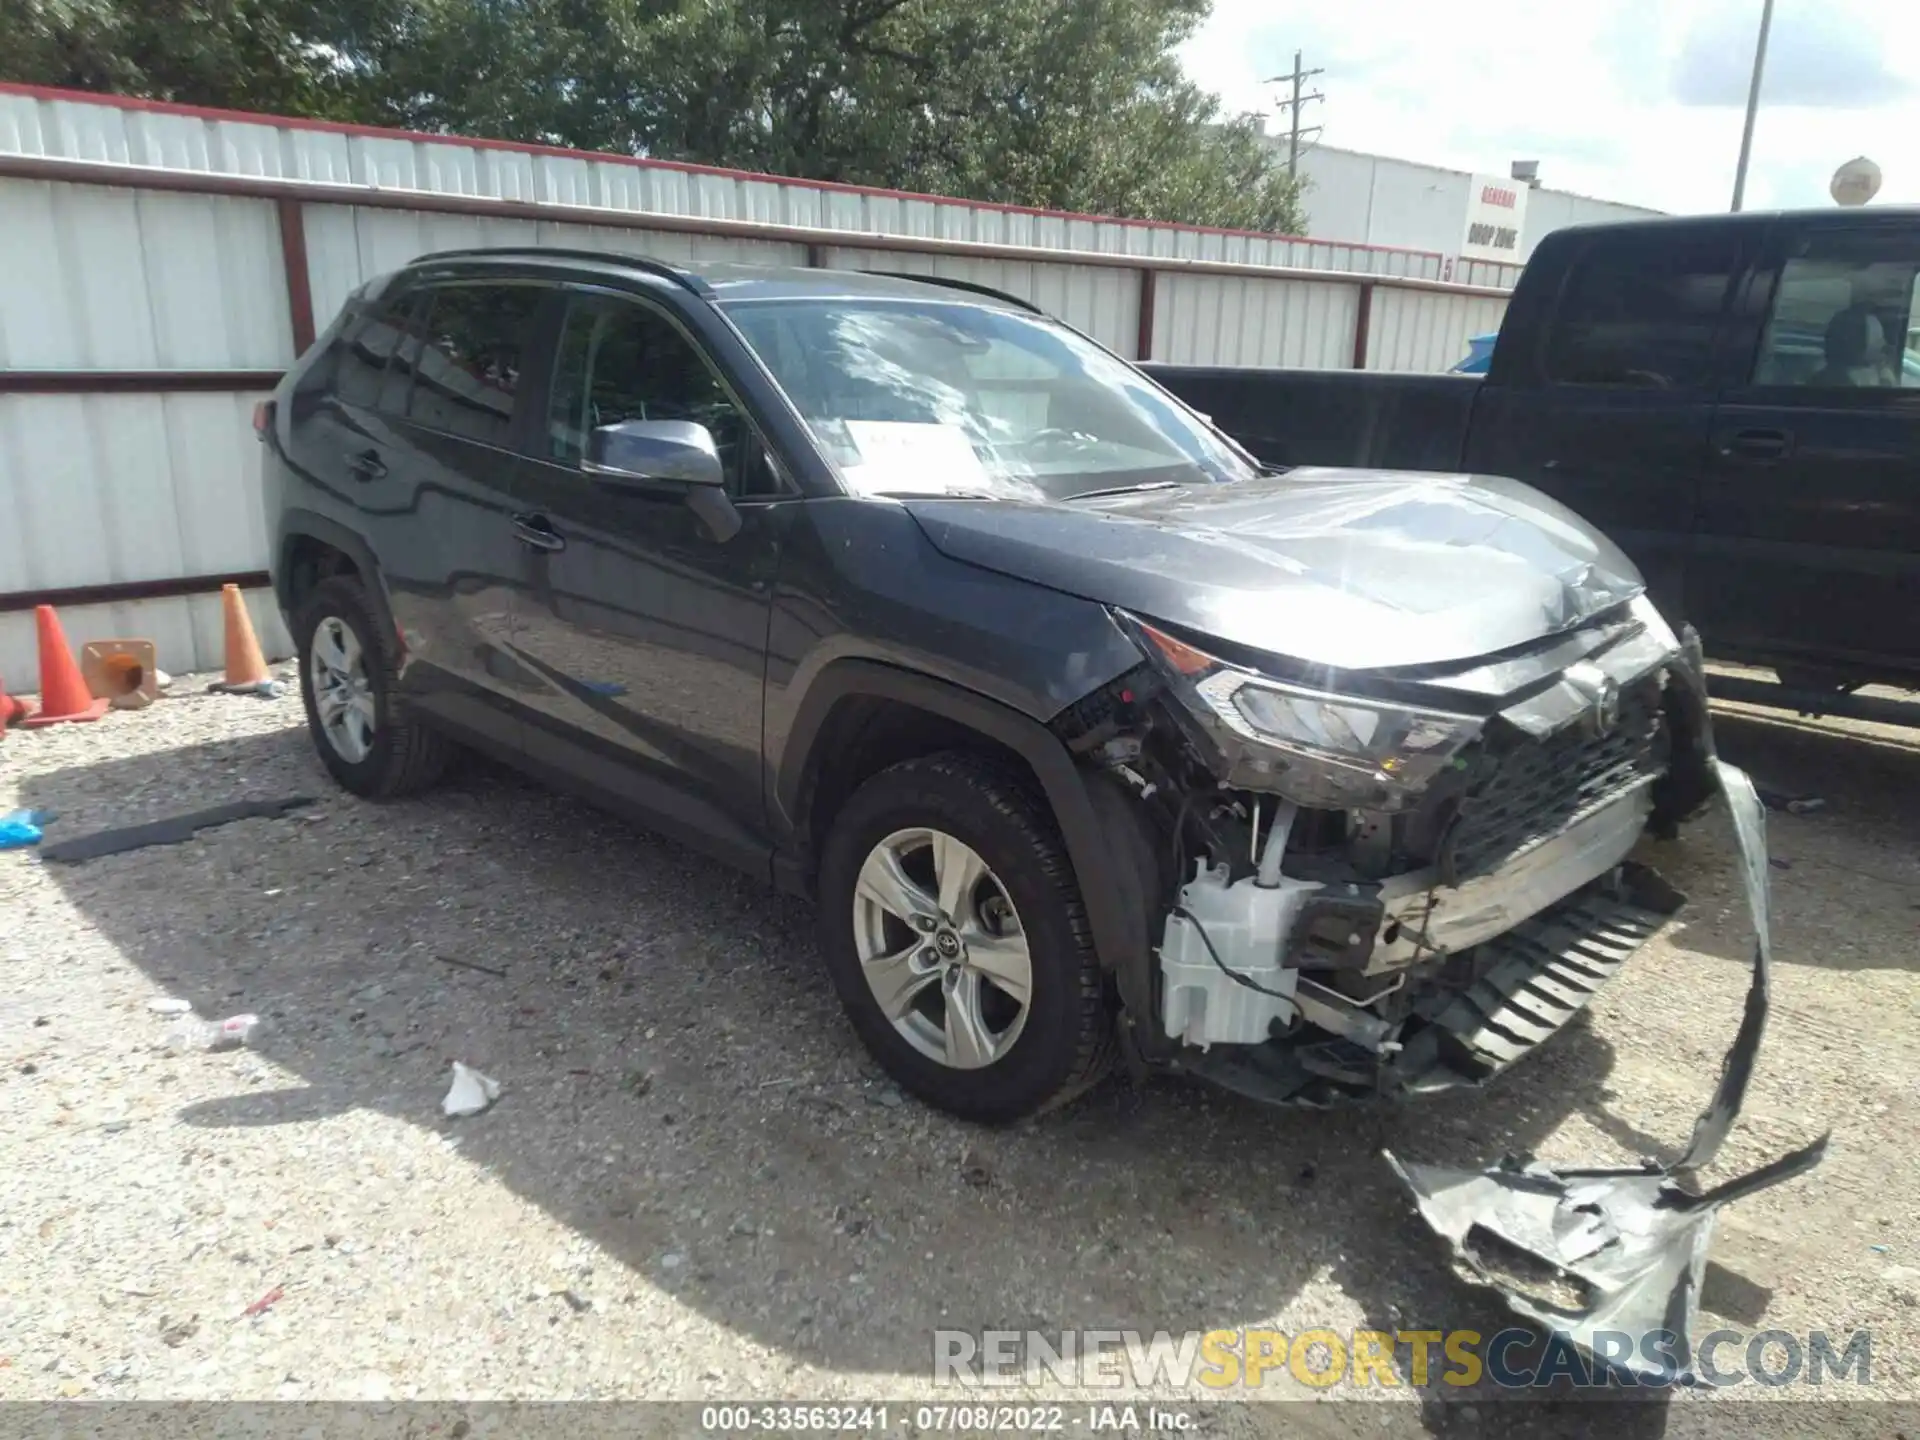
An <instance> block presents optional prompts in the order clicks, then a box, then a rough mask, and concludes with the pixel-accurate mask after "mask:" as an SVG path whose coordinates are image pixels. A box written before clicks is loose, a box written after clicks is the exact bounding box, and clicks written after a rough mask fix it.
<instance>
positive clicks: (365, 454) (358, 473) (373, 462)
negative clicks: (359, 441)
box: [347, 450, 387, 480]
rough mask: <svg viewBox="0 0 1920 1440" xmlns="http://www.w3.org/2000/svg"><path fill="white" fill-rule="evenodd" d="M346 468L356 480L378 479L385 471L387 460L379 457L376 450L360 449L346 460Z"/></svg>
mask: <svg viewBox="0 0 1920 1440" xmlns="http://www.w3.org/2000/svg"><path fill="white" fill-rule="evenodd" d="M347 469H349V470H351V471H352V472H353V475H354V478H355V479H357V480H378V479H379V478H380V477H381V476H383V475H385V474H386V473H387V462H386V461H384V460H382V459H381V458H380V452H379V451H378V450H362V451H361V452H360V453H359V454H358V455H355V456H354V457H353V458H352V459H351V460H349V461H347Z"/></svg>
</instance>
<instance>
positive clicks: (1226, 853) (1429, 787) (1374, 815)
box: [1062, 599, 1713, 1105]
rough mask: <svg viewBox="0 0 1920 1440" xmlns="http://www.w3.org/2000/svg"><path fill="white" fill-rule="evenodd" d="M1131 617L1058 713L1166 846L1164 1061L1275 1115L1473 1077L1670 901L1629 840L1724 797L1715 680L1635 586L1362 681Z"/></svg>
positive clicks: (1556, 1010)
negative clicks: (1116, 673) (1583, 619)
mask: <svg viewBox="0 0 1920 1440" xmlns="http://www.w3.org/2000/svg"><path fill="white" fill-rule="evenodd" d="M1119 618H1120V620H1121V623H1122V624H1123V625H1125V626H1126V627H1127V628H1128V629H1129V630H1130V631H1131V632H1132V633H1133V635H1134V636H1135V639H1136V641H1137V643H1139V645H1140V646H1141V649H1142V650H1143V651H1144V652H1145V653H1146V654H1147V655H1148V656H1149V657H1150V661H1149V664H1147V665H1146V666H1143V667H1141V669H1139V670H1137V671H1135V672H1133V673H1132V674H1130V675H1128V676H1125V677H1122V679H1121V680H1120V681H1118V682H1115V684H1114V685H1111V686H1109V687H1108V688H1107V690H1106V691H1105V692H1102V693H1100V694H1098V695H1096V696H1093V697H1090V698H1089V700H1088V701H1085V702H1082V704H1081V705H1079V706H1076V707H1075V708H1074V710H1073V711H1072V712H1069V714H1068V715H1067V716H1065V717H1063V720H1062V727H1063V729H1065V730H1066V731H1067V737H1066V738H1067V739H1068V741H1069V743H1070V744H1071V745H1072V746H1073V747H1074V748H1075V749H1076V750H1077V751H1078V752H1079V753H1080V755H1081V756H1082V757H1083V759H1084V760H1086V761H1088V762H1091V763H1093V764H1095V765H1097V766H1099V767H1101V768H1104V769H1105V770H1106V771H1107V772H1108V774H1109V775H1110V776H1111V777H1113V778H1114V779H1115V780H1117V781H1118V782H1119V784H1120V785H1122V786H1124V787H1125V789H1126V790H1127V791H1130V792H1131V798H1130V800H1129V802H1128V805H1127V808H1126V814H1127V816H1128V817H1129V818H1130V819H1131V820H1132V822H1133V823H1134V825H1135V828H1136V829H1137V830H1138V832H1139V834H1140V837H1141V838H1140V840H1139V843H1138V844H1137V845H1136V846H1135V849H1136V850H1137V851H1138V852H1139V853H1141V854H1143V855H1148V856H1151V857H1152V858H1151V862H1150V864H1149V865H1145V866H1143V869H1144V870H1145V871H1146V874H1145V876H1144V884H1145V886H1146V888H1147V890H1148V892H1149V893H1150V894H1152V895H1155V896H1158V897H1160V899H1159V901H1158V908H1157V910H1156V916H1155V918H1154V919H1153V920H1151V921H1150V928H1151V929H1152V931H1153V939H1154V940H1155V942H1156V950H1157V971H1158V974H1157V977H1156V978H1157V980H1158V992H1159V993H1158V1002H1157V1013H1156V1015H1155V1017H1154V1026H1153V1028H1154V1033H1153V1034H1152V1035H1151V1036H1150V1037H1149V1038H1150V1042H1151V1044H1152V1046H1154V1047H1157V1049H1158V1053H1157V1054H1156V1055H1155V1056H1154V1058H1157V1059H1161V1060H1163V1061H1165V1062H1167V1063H1170V1064H1172V1065H1175V1066H1177V1067H1178V1068H1180V1069H1183V1070H1187V1071H1190V1072H1192V1073H1195V1074H1199V1075H1202V1076H1205V1077H1206V1078H1208V1079H1211V1080H1213V1081H1215V1082H1217V1083H1219V1084H1222V1085H1225V1086H1227V1087H1228V1088H1231V1089H1233V1090H1237V1091H1240V1092H1242V1093H1244V1094H1247V1095H1250V1096H1253V1097H1254V1098H1256V1099H1260V1100H1264V1101H1269V1102H1279V1103H1288V1104H1306V1105H1327V1104H1333V1103H1337V1102H1339V1101H1342V1100H1350V1099H1358V1098H1365V1097H1368V1096H1376V1095H1383V1094H1384V1095H1394V1094H1408V1093H1423V1092H1428V1091H1434V1090H1441V1089H1447V1088H1451V1087H1454V1086H1460V1085H1476V1084H1479V1083H1481V1082H1483V1081H1485V1080H1487V1079H1489V1078H1491V1077H1492V1076H1494V1075H1496V1074H1498V1073H1499V1072H1500V1071H1502V1070H1503V1069H1505V1068H1506V1067H1507V1066H1509V1065H1511V1064H1513V1063H1514V1062H1515V1061H1517V1060H1519V1059H1520V1058H1521V1057H1522V1056H1524V1055H1526V1054H1528V1053H1529V1052H1530V1051H1532V1050H1533V1049H1534V1048H1535V1047H1536V1046H1538V1045H1539V1044H1540V1043H1541V1042H1543V1041H1544V1040H1546V1039H1547V1038H1548V1037H1549V1036H1551V1035H1552V1034H1554V1033H1555V1032H1557V1031H1558V1030H1559V1029H1561V1028H1562V1027H1563V1026H1564V1025H1565V1024H1566V1023H1567V1022H1568V1021H1569V1020H1571V1019H1572V1018H1573V1017H1574V1016H1575V1015H1576V1014H1578V1013H1579V1011H1580V1010H1581V1008H1582V1007H1584V1006H1585V1004H1586V1003H1587V1001H1588V1000H1589V999H1590V998H1591V997H1592V996H1593V994H1594V993H1595V992H1596V991H1597V990H1598V989H1599V987H1600V986H1601V985H1603V984H1604V983H1605V982H1606V981H1607V980H1608V979H1609V978H1611V977H1612V975H1613V974H1614V973H1615V972H1616V971H1617V970H1618V969H1619V968H1620V966H1621V965H1622V964H1623V963H1624V962H1625V961H1626V960H1627V959H1628V958H1629V957H1630V956H1631V955H1632V954H1633V952H1634V951H1635V950H1636V949H1637V948H1638V947H1639V946H1640V945H1641V944H1642V943H1644V941H1645V940H1646V939H1647V938H1648V937H1649V936H1650V935H1652V934H1653V932H1654V931H1655V930H1656V929H1658V928H1659V926H1660V925H1661V924H1662V923H1664V922H1665V921H1666V920H1667V919H1668V918H1669V917H1670V916H1672V915H1673V914H1674V912H1675V911H1676V910H1677V909H1678V908H1679V905H1680V903H1681V897H1680V896H1679V895H1677V894H1676V893H1675V892H1674V891H1673V890H1672V889H1671V888H1670V887H1669V886H1667V885H1666V884H1665V883H1664V882H1663V881H1662V880H1661V879H1660V878H1659V877H1658V876H1657V875H1655V874H1654V873H1653V872H1652V871H1650V870H1648V869H1646V868H1645V867H1643V866H1640V865H1638V864H1635V863H1634V862H1632V861H1631V860H1629V858H1628V856H1629V852H1631V851H1632V849H1633V848H1634V846H1635V844H1636V843H1637V842H1638V840H1639V838H1640V836H1641V835H1642V834H1643V833H1645V832H1646V831H1647V830H1648V828H1649V827H1650V826H1651V827H1655V828H1657V829H1662V830H1667V831H1671V829H1672V828H1673V827H1674V826H1675V825H1676V824H1677V823H1678V821H1679V820H1680V819H1682V818H1684V817H1685V816H1687V815H1689V814H1691V813H1693V812H1694V811H1695V810H1697V809H1698V808H1699V807H1700V806H1701V805H1702V804H1703V803H1705V801H1706V800H1708V799H1709V798H1710V797H1711V794H1712V789H1713V781H1712V776H1711V773H1710V769H1709V765H1710V760H1711V749H1710V745H1709V742H1708V734H1707V727H1706V713H1705V694H1704V689H1703V687H1702V685H1701V682H1700V670H1699V663H1700V662H1699V655H1698V649H1697V646H1692V647H1690V646H1689V645H1686V644H1683V643H1682V642H1681V641H1680V640H1679V639H1678V638H1676V637H1675V636H1674V634H1673V632H1672V630H1671V629H1670V628H1669V627H1668V626H1667V625H1666V623H1665V622H1664V621H1663V620H1662V619H1661V618H1660V616H1659V615H1658V613H1657V612H1656V611H1655V610H1654V609H1653V607H1652V605H1651V604H1650V603H1649V602H1647V601H1646V600H1645V599H1636V600H1633V601H1631V602H1629V603H1627V604H1624V605H1620V606H1618V607H1616V608H1615V609H1614V610H1613V611H1611V612H1609V613H1608V614H1606V615H1603V616H1600V617H1598V618H1596V619H1594V620H1592V621H1591V622H1589V623H1588V624H1586V625H1583V626H1580V627H1579V628H1577V629H1575V630H1572V631H1568V632H1563V633H1561V634H1558V635H1554V636H1549V637H1547V638H1545V639H1543V640H1541V641H1539V642H1537V643H1535V644H1533V645H1531V646H1526V647H1521V648H1519V649H1517V650H1514V651H1509V652H1504V653H1502V654H1500V655H1496V656H1493V657H1488V658H1483V659H1478V660H1474V661H1470V662H1466V663H1462V664H1455V665H1450V666H1431V667H1422V668H1420V669H1407V668H1403V669H1400V670H1396V671H1391V672H1374V673H1372V674H1370V675H1366V676H1353V675H1346V676H1340V675H1332V674H1328V673H1325V672H1320V673H1313V672H1309V671H1304V670H1303V671H1299V672H1295V673H1287V672H1286V671H1285V670H1284V669H1283V668H1282V667H1283V666H1284V665H1285V663H1286V662H1284V661H1279V660H1277V659H1276V658H1275V657H1270V656H1260V655H1251V654H1245V653H1231V652H1229V653H1219V652H1220V650H1221V649H1222V647H1221V646H1219V645H1218V644H1217V643H1214V642H1206V641H1203V640H1201V639H1199V638H1198V637H1194V638H1192V639H1189V638H1188V637H1186V636H1181V635H1176V634H1173V633H1172V632H1170V631H1169V630H1167V629H1166V628H1163V627H1161V626H1159V625H1157V624H1153V623H1149V622H1146V621H1143V620H1140V619H1138V618H1136V617H1133V616H1121V617H1119ZM1203 647H1204V648H1203ZM1161 916H1164V919H1162V918H1159V917H1161ZM1136 1023H1139V1022H1138V1021H1137V1018H1136Z"/></svg>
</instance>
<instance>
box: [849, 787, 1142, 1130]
mask: <svg viewBox="0 0 1920 1440" xmlns="http://www.w3.org/2000/svg"><path fill="white" fill-rule="evenodd" d="M819 901H820V927H821V945H822V949H823V951H824V953H825V956H826V962H827V968H828V971H829V973H830V974H831V975H832V977H833V982H834V988H835V989H836V990H837V991H838V992H839V995H840V999H841V1002H842V1003H843V1004H844V1005H845V1006H846V1009H847V1013H848V1016H849V1017H850V1018H851V1020H852V1021H853V1026H854V1029H855V1030H856V1031H858V1032H859V1035H860V1038H861V1039H862V1040H863V1041H864V1042H865V1043H866V1046H867V1048H868V1049H869V1050H870V1051H872V1052H873V1055H874V1058H875V1059H877V1060H878V1061H879V1062H880V1064H881V1065H882V1066H883V1067H884V1068H885V1069H886V1071H887V1073H888V1074H889V1075H891V1076H892V1077H893V1078H894V1079H895V1080H897V1081H898V1082H899V1083H900V1084H901V1086H902V1087H903V1088H905V1089H907V1090H910V1091H912V1092H913V1093H914V1094H915V1095H918V1096H919V1097H920V1098H921V1099H923V1100H925V1101H927V1102H928V1103H929V1104H932V1105H936V1106H938V1107H939V1108H940V1109H943V1110H947V1111H951V1112H952V1113H953V1114H955V1115H959V1116H962V1117H963V1118H966V1119H970V1120H982V1121H1007V1120H1015V1119H1019V1118H1020V1117H1022V1116H1025V1115H1031V1114H1034V1113H1035V1112H1037V1111H1040V1110H1045V1109H1048V1108H1050V1107H1052V1106H1055V1105H1058V1104H1061V1103H1063V1102H1065V1101H1066V1100H1069V1099H1071V1098H1072V1097H1073V1096H1075V1095H1077V1094H1079V1093H1080V1092H1081V1091H1082V1090H1084V1089H1086V1088H1087V1087H1088V1086H1089V1085H1091V1084H1093V1083H1094V1081H1096V1080H1098V1079H1099V1078H1100V1076H1101V1075H1102V1074H1103V1073H1105V1071H1106V1069H1107V1068H1108V1066H1109V1065H1110V1064H1111V1063H1112V1057H1113V1046H1114V1037H1113V1020H1112V1016H1111V1013H1110V1010H1109V1007H1108V1005H1107V1000H1106V986H1105V982H1104V977H1103V975H1102V974H1101V971H1100V966H1099V961H1098V959H1097V958H1096V956H1095V954H1094V949H1093V941H1092V937H1091V935H1090V933H1089V930H1088V926H1087V917H1086V907H1085V906H1084V904H1083V903H1082V901H1081V898H1080V890H1079V886H1078V883H1077V882H1076V880H1075V879H1074V874H1073V867H1072V865H1071V864H1070V863H1069V862H1068V860H1067V856H1066V851H1065V848H1064V846H1063V845H1062V843H1061V841H1060V837H1059V834H1058V831H1057V830H1056V828H1055V826H1054V824H1053V819H1052V815H1051V813H1050V812H1049V811H1048V809H1047V807H1046V805H1045V804H1044V802H1042V801H1041V800H1040V799H1039V798H1038V797H1037V796H1036V795H1034V794H1033V793H1032V789H1031V786H1030V784H1029V783H1027V782H1025V781H1024V779H1023V777H1021V776H1019V775H1018V774H1017V773H1015V772H1013V771H1011V770H1010V769H1008V768H1006V767H1004V766H1002V765H999V764H996V763H994V762H992V761H988V760H983V759H980V758H978V757H975V756H970V755H961V754H951V755H937V756H932V757H928V758H925V759H918V760H909V761H907V762H905V763H904V764H900V765H896V766H894V767H892V768H891V769H888V770H884V771H882V772H881V773H880V774H878V775H876V776H874V777H873V778H872V779H871V780H869V781H867V783H866V784H865V785H863V786H861V787H860V789H859V790H858V791H857V792H856V793H855V794H854V795H853V797H852V798H851V799H850V800H848V801H847V803H846V805H845V807H844V808H843V809H842V810H841V812H840V813H839V815H838V816H836V817H835V819H834V823H833V828H832V832H831V834H830V835H829V837H828V840H827V843H826V847H825V850H824V853H823V854H822V856H821V864H820V889H819Z"/></svg>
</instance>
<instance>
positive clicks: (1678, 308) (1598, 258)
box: [1545, 230, 1738, 389]
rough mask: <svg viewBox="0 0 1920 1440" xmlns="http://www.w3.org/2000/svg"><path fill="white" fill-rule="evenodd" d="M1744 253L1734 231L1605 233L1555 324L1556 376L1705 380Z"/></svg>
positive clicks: (1578, 265)
mask: <svg viewBox="0 0 1920 1440" xmlns="http://www.w3.org/2000/svg"><path fill="white" fill-rule="evenodd" d="M1737 260H1738V252H1737V250H1736V247H1735V242H1734V240H1733V239H1732V238H1731V237H1729V236H1726V235H1688V234H1685V233H1673V232H1668V231H1664V230H1662V231H1660V232H1658V233H1652V232H1649V233H1644V234H1637V235H1611V236H1607V237H1605V238H1603V239H1599V240H1596V241H1595V242H1594V243H1593V244H1592V246H1591V247H1590V248H1589V249H1588V250H1587V252H1586V254H1584V255H1583V256H1581V257H1580V258H1579V259H1578V260H1577V261H1575V262H1574V266H1573V271H1572V273H1571V274H1570V275H1569V276H1568V277H1567V282H1566V287H1565V288H1564V289H1563V290H1562V291H1561V294H1560V304H1559V307H1558V309H1557V310H1556V311H1555V314H1554V317H1553V320H1552V323H1551V324H1549V325H1548V327H1547V348H1546V357H1545V358H1546V373H1547V378H1548V379H1549V380H1553V381H1557V382H1559V383H1560V384H1564V385H1625V386H1638V387H1642V388H1653V389H1682V388H1689V387H1693V386H1698V385H1703V384H1705V383H1706V380H1707V366H1708V362H1709V360H1710V359H1711V358H1712V354H1713V342H1714V337H1715V335H1716V334H1717V333H1718V331H1719V326H1720V316H1721V313H1722V312H1723V311H1724V310H1725V309H1726V304H1727V294H1728V291H1729V290H1730V289H1731V288H1732V284H1733V275H1734V269H1735V266H1736V263H1737Z"/></svg>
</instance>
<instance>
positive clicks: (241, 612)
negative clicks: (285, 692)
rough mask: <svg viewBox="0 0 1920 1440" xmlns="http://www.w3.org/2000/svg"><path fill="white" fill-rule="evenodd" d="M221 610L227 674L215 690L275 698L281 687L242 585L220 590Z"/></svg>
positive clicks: (231, 693)
mask: <svg viewBox="0 0 1920 1440" xmlns="http://www.w3.org/2000/svg"><path fill="white" fill-rule="evenodd" d="M220 609H221V612H222V616H223V618H224V619H225V620H226V622H227V675H226V679H225V680H223V681H222V682H221V683H220V684H218V685H215V686H213V687H212V688H213V689H215V690H221V691H225V692H226V693H227V694H229V695H274V694H277V693H279V689H280V687H279V686H277V685H276V684H274V683H273V675H272V673H271V672H269V671H268V669H267V659H266V656H264V655H262V654H261V653H260V642H259V640H258V639H256V638H255V637H254V633H253V618H252V617H251V616H250V615H248V614H247V602H246V601H245V600H243V599H241V598H240V587H239V586H238V585H222V586H221V587H220Z"/></svg>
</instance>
